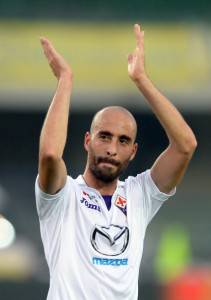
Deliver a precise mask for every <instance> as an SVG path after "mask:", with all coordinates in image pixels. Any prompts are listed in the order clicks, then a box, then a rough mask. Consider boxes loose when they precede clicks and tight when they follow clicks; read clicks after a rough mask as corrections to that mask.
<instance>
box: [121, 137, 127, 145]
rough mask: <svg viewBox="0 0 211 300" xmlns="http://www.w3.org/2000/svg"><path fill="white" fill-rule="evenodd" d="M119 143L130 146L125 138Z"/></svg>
mask: <svg viewBox="0 0 211 300" xmlns="http://www.w3.org/2000/svg"><path fill="white" fill-rule="evenodd" d="M119 141H120V143H121V144H128V140H127V139H125V138H120V139H119Z"/></svg>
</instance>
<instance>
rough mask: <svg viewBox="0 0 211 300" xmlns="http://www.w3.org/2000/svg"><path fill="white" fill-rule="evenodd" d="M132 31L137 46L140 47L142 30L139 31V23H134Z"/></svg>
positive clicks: (142, 35)
mask: <svg viewBox="0 0 211 300" xmlns="http://www.w3.org/2000/svg"><path fill="white" fill-rule="evenodd" d="M134 33H135V37H136V44H137V47H141V46H142V44H143V37H144V31H141V27H140V25H139V24H135V25H134Z"/></svg>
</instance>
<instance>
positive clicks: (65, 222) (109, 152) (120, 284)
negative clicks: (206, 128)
mask: <svg viewBox="0 0 211 300" xmlns="http://www.w3.org/2000/svg"><path fill="white" fill-rule="evenodd" d="M134 32H135V37H136V42H137V44H136V48H135V50H134V52H133V53H132V54H130V55H129V56H128V74H129V77H130V78H131V79H132V81H133V82H134V83H135V85H136V86H137V88H138V89H139V90H140V92H141V93H142V94H143V95H144V96H145V98H146V101H147V102H148V104H149V105H150V107H151V109H152V111H153V112H154V114H155V115H156V117H157V118H158V120H159V121H160V123H161V125H162V126H163V128H164V130H165V132H166V135H167V137H168V139H169V145H168V147H167V148H166V150H165V151H164V152H163V153H161V154H160V156H159V157H158V158H157V160H156V161H155V163H154V164H153V166H152V167H151V168H150V169H149V170H146V171H145V172H142V173H140V174H137V176H135V177H133V176H130V177H128V178H126V179H125V181H120V180H119V176H120V174H122V172H123V171H124V170H125V169H126V168H127V166H128V164H129V162H130V161H132V160H133V159H134V157H135V155H136V151H137V147H138V145H137V143H136V142H135V141H136V133H137V125H136V121H135V119H134V117H133V116H132V114H131V113H130V112H129V111H128V110H127V109H125V108H123V107H119V106H110V107H105V108H104V109H102V110H101V111H99V112H97V113H96V115H95V116H94V118H93V121H92V124H91V127H90V131H89V132H87V133H86V134H85V138H84V147H85V149H86V151H87V163H86V167H85V170H84V173H83V175H79V176H78V177H77V178H76V179H73V178H72V177H71V176H68V175H67V170H66V166H65V163H64V161H63V158H62V157H63V151H64V147H65V143H66V138H67V124H68V116H69V105H70V96H71V90H72V83H73V75H72V70H71V68H70V66H69V65H68V64H67V62H66V61H65V60H64V59H63V57H62V56H61V55H60V54H59V53H58V52H57V51H56V50H55V49H54V47H53V46H52V44H51V43H50V42H49V41H48V40H47V39H46V38H41V43H42V47H43V50H44V53H45V55H46V57H47V59H48V62H49V64H50V66H51V68H52V71H53V73H54V75H55V76H56V78H57V79H58V86H57V90H56V93H55V95H54V98H53V100H52V102H51V105H50V107H49V110H48V113H47V116H46V118H45V122H44V125H43V128H42V132H41V137H40V150H39V175H38V177H37V180H36V186H35V189H36V203H37V210H38V215H39V220H40V228H41V236H42V241H43V245H44V250H45V255H46V259H47V262H48V266H49V270H50V288H49V292H48V297H47V299H48V300H105V299H109V300H136V299H137V297H138V276H139V266H140V262H141V258H142V251H143V242H144V236H145V231H146V228H147V225H148V224H149V222H150V220H151V219H152V218H153V216H154V215H155V214H156V212H157V211H158V210H159V208H160V207H161V206H162V204H163V203H164V201H165V200H167V199H168V198H169V197H170V196H172V195H173V194H174V193H175V187H176V185H177V184H178V183H179V182H180V181H181V179H182V177H183V175H184V173H185V171H186V169H187V166H188V163H189V161H190V159H191V157H192V155H193V153H194V150H195V148H196V139H195V136H194V134H193V132H192V130H191V129H190V127H189V126H188V125H187V123H186V122H185V121H184V119H183V118H182V116H181V115H180V113H179V112H178V111H177V109H176V108H175V107H174V106H173V105H172V104H171V103H170V101H169V100H168V99H166V98H165V97H164V96H163V95H162V94H161V93H160V92H159V91H158V90H157V89H156V88H155V86H154V85H153V84H152V82H151V81H150V80H149V78H148V76H147V74H146V72H145V68H144V32H143V31H141V29H140V26H139V25H137V24H136V25H135V26H134Z"/></svg>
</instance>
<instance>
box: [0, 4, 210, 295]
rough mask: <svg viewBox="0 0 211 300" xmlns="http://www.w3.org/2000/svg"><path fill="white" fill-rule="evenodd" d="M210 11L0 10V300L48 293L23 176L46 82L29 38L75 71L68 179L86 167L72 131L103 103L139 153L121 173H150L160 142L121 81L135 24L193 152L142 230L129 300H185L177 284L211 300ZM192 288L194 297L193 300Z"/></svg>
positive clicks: (30, 174) (34, 148)
mask: <svg viewBox="0 0 211 300" xmlns="http://www.w3.org/2000/svg"><path fill="white" fill-rule="evenodd" d="M210 12H211V3H210V2H209V1H208V0H203V1H200V2H199V1H189V0H188V1H185V2H183V1H175V0H172V1H169V2H167V1H163V0H157V1H152V0H150V1H145V2H143V1H135V0H133V1H131V2H129V1H125V2H122V1H109V2H102V1H96V0H95V1H93V0H92V1H83V0H80V1H79V0H78V1H77V2H76V1H72V2H71V1H67V0H61V1H60V2H53V1H51V2H50V1H36V2H35V1H32V0H31V1H23V0H22V1H20V0H19V1H17V0H16V1H15V0H13V1H7V2H6V1H5V2H3V1H2V2H0V17H1V19H0V37H1V38H0V62H1V63H0V66H1V72H0V137H1V147H0V213H1V214H3V215H4V216H5V217H6V218H7V219H8V220H10V222H11V223H12V224H13V225H14V227H15V230H16V240H15V242H14V243H13V245H11V246H10V247H9V248H7V249H0V299H1V300H12V299H21V300H25V299H31V300H35V299H39V300H41V299H45V298H46V292H47V288H48V271H47V267H46V262H45V259H44V255H43V248H42V244H41V240H40V234H39V224H38V218H37V215H36V208H35V201H34V180H35V177H36V174H37V160H38V141H39V133H40V129H41V126H42V122H43V119H44V116H45V112H46V110H47V107H48V104H49V102H50V100H51V97H52V95H53V91H54V90H55V85H56V81H55V79H54V78H53V76H52V75H51V72H50V69H49V67H48V65H47V63H46V61H45V59H44V56H43V54H42V51H41V47H40V45H39V36H42V35H46V36H48V37H49V38H50V39H51V40H52V41H53V42H54V44H55V46H56V47H57V48H58V50H59V51H60V52H61V53H62V54H64V56H65V57H66V58H67V60H68V61H70V63H71V66H72V68H73V71H74V92H73V97H72V109H71V117H70V123H69V136H68V143H67V147H66V150H65V160H66V163H67V166H68V170H69V171H70V173H71V175H72V176H73V177H74V176H77V174H78V173H80V172H82V171H83V166H84V163H85V152H84V151H83V135H84V133H85V131H86V130H87V129H88V126H89V123H90V120H91V118H92V115H93V113H94V112H95V111H96V110H97V109H99V108H101V107H103V106H105V105H109V104H120V105H121V104H122V105H124V106H126V107H128V108H129V109H131V111H132V112H133V113H134V114H135V116H136V118H137V121H138V123H139V129H140V130H139V135H138V141H139V144H140V149H139V152H138V155H137V158H136V161H135V162H134V163H132V164H131V167H130V168H129V170H128V173H127V174H133V175H135V174H136V173H137V172H140V171H143V170H145V169H146V168H149V167H150V166H151V164H152V163H153V161H154V159H155V158H156V156H157V155H158V154H159V153H160V151H162V149H164V147H165V146H166V144H167V140H166V137H165V134H164V132H163V130H162V129H161V127H160V125H159V123H158V122H157V120H156V119H155V117H154V116H153V115H152V114H151V112H150V110H149V109H148V107H147V105H146V104H145V102H144V99H143V98H142V97H141V96H140V95H139V93H138V92H137V91H136V89H135V87H134V86H133V84H132V83H131V82H130V80H129V79H128V76H127V62H126V57H127V54H128V53H129V52H130V51H131V50H133V48H134V36H133V32H132V26H133V23H134V22H141V23H142V24H143V28H144V30H145V40H146V41H145V43H146V67H147V71H148V73H149V75H150V77H151V78H152V80H153V81H154V82H155V84H156V85H157V86H158V87H159V88H160V89H161V90H162V91H163V92H164V93H165V94H166V95H167V96H168V97H169V98H170V99H171V100H172V101H173V103H175V105H176V106H177V107H178V108H179V109H180V110H181V112H182V113H183V115H184V116H185V118H186V120H187V121H188V122H189V124H190V125H191V127H192V128H193V130H194V132H195V134H196V136H197V139H198V144H199V146H198V149H197V151H196V153H195V156H194V158H193V161H192V162H191V165H190V167H189V169H188V172H187V174H186V176H185V179H184V181H183V184H182V185H181V186H180V187H179V188H178V191H177V194H176V196H175V197H174V198H173V199H172V200H170V201H169V202H168V203H167V204H166V205H164V207H163V208H162V210H161V211H160V212H159V214H158V215H157V216H156V217H155V219H154V220H153V221H152V223H151V224H150V226H149V228H148V232H147V237H146V243H145V248H144V257H143V261H142V269H141V276H140V284H141V287H140V296H141V299H148V300H151V299H158V300H163V299H164V298H165V300H173V299H175V300H184V299H185V300H189V298H188V296H187V295H190V294H186V296H185V297H186V298H182V296H181V295H180V293H182V292H181V287H179V283H178V282H179V280H180V279H181V278H183V280H182V282H183V283H184V282H187V286H188V285H189V286H190V289H191V291H192V292H193V293H194V291H195V293H194V295H195V296H193V295H192V296H189V297H191V298H190V299H191V300H204V299H211V288H210V286H211V282H210V279H209V278H211V276H210V265H211V264H210V260H211V235H210V231H211V225H210V208H211V204H210V201H211V199H210V194H211V188H210V182H211V181H210V179H211V178H210V167H211V166H210V157H209V155H210V153H211V138H210V124H211V103H210V101H211V100H210V96H211V87H210V78H211V64H210V61H211V54H210V53H211V25H210V20H211V13H210ZM127 174H126V175H127ZM190 270H191V271H190ZM187 274H188V275H187ZM189 274H191V275H190V276H189ZM207 274H208V275H207ZM182 276H184V277H185V276H186V277H187V278H188V279H187V280H184V277H182ZM190 277H191V279H192V281H191V284H190V281H188V280H189V279H190ZM194 280H195V281H194ZM172 282H177V289H176V292H175V290H174V289H173V288H172V287H171V288H172V291H173V292H172V293H174V295H175V294H177V297H176V298H173V295H172V294H171V295H167V294H165V295H163V294H162V291H163V287H167V286H169V285H171V284H172ZM199 282H200V283H201V285H200V286H199ZM201 286H203V293H204V294H203V296H200V295H202V294H200V292H199V290H200V288H201ZM196 290H197V291H198V293H199V294H198V298H194V297H197V296H196V294H197V293H196ZM189 292H190V291H189ZM189 292H187V293H189ZM206 297H207V298H206Z"/></svg>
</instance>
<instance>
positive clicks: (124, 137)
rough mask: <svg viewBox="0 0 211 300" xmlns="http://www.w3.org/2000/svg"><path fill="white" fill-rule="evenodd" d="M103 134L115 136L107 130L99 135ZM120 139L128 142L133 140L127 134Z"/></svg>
mask: <svg viewBox="0 0 211 300" xmlns="http://www.w3.org/2000/svg"><path fill="white" fill-rule="evenodd" d="M101 134H103V135H106V136H113V134H112V133H111V132H110V131H106V130H101V131H99V132H98V135H101ZM119 138H120V139H125V140H126V141H128V142H131V141H132V139H131V138H130V137H129V136H127V135H126V134H122V135H120V136H119Z"/></svg>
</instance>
